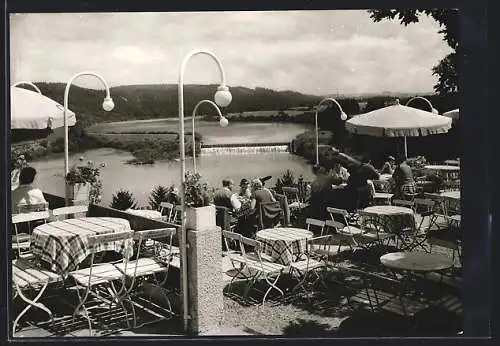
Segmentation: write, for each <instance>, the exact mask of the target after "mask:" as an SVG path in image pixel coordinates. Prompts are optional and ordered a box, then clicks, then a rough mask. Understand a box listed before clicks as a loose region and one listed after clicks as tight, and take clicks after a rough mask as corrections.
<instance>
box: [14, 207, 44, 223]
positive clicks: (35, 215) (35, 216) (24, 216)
mask: <svg viewBox="0 0 500 346" xmlns="http://www.w3.org/2000/svg"><path fill="white" fill-rule="evenodd" d="M49 217H50V212H49V211H48V210H47V211H34V212H31V213H21V214H13V215H12V223H13V224H14V225H16V224H19V223H23V222H30V221H38V220H46V219H48V218H49Z"/></svg>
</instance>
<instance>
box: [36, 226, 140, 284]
mask: <svg viewBox="0 0 500 346" xmlns="http://www.w3.org/2000/svg"><path fill="white" fill-rule="evenodd" d="M130 229H131V228H130V223H129V221H128V220H126V219H119V218H114V217H84V218H76V219H66V220H61V221H53V222H49V223H46V224H43V225H40V226H37V227H35V229H33V233H32V235H31V246H30V248H31V252H32V253H33V255H35V256H36V257H37V258H39V259H41V260H43V261H44V262H46V263H47V264H48V265H49V266H50V269H51V270H52V271H54V272H57V273H59V274H61V275H62V276H66V275H67V274H68V273H69V272H70V271H73V270H75V269H77V268H78V265H79V264H80V263H81V262H82V261H83V260H84V259H85V258H86V257H87V256H88V255H90V254H91V250H92V249H91V246H90V245H89V240H88V239H89V237H90V236H92V235H97V234H107V233H115V232H120V231H126V230H130ZM133 246H134V241H133V240H132V239H127V240H124V241H117V242H111V243H106V244H100V245H99V246H98V248H97V249H96V251H97V252H101V251H115V252H118V253H121V254H123V255H125V254H127V255H131V254H132V253H133Z"/></svg>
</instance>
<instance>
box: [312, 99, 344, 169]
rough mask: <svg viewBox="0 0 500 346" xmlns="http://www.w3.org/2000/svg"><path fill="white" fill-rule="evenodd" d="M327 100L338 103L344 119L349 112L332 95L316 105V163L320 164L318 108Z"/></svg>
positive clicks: (341, 116) (341, 117)
mask: <svg viewBox="0 0 500 346" xmlns="http://www.w3.org/2000/svg"><path fill="white" fill-rule="evenodd" d="M326 102H333V103H334V104H336V105H337V107H338V108H339V110H340V119H342V120H343V121H345V120H347V114H345V112H344V110H343V109H342V106H340V103H338V102H337V100H335V99H333V98H331V97H327V98H324V99H323V100H321V101H320V103H318V105H317V106H316V113H315V114H314V119H315V133H316V165H319V138H318V137H319V135H318V109H319V107H320V106H321V105H322V104H323V103H326Z"/></svg>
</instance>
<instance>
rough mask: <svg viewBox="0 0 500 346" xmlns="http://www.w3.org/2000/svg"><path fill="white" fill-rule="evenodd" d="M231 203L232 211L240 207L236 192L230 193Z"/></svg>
mask: <svg viewBox="0 0 500 346" xmlns="http://www.w3.org/2000/svg"><path fill="white" fill-rule="evenodd" d="M231 205H232V206H233V210H234V211H238V210H240V208H241V202H240V199H239V198H238V194H237V193H233V194H232V195H231Z"/></svg>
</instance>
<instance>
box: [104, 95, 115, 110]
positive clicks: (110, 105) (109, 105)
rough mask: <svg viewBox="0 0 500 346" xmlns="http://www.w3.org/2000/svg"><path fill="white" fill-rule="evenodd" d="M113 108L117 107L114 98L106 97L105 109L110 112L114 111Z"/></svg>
mask: <svg viewBox="0 0 500 346" xmlns="http://www.w3.org/2000/svg"><path fill="white" fill-rule="evenodd" d="M113 108H115V103H114V102H113V99H112V98H111V97H105V98H104V101H103V103H102V109H104V110H105V111H106V112H109V111H112V110H113Z"/></svg>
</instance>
